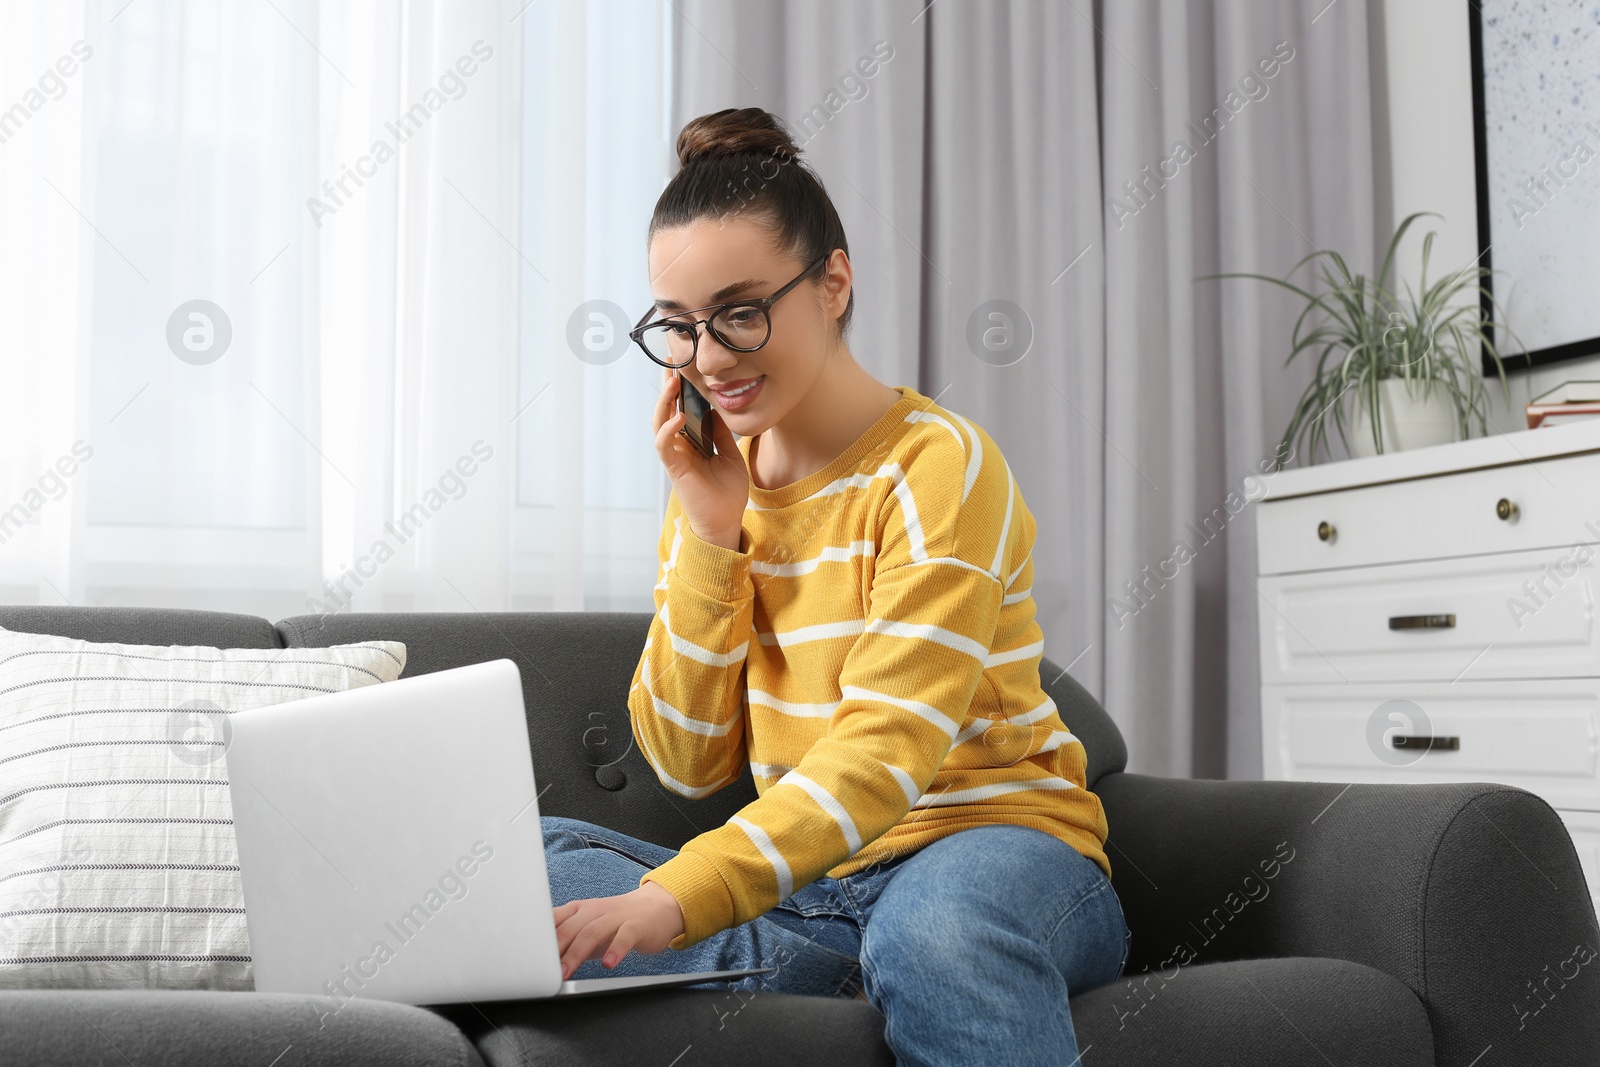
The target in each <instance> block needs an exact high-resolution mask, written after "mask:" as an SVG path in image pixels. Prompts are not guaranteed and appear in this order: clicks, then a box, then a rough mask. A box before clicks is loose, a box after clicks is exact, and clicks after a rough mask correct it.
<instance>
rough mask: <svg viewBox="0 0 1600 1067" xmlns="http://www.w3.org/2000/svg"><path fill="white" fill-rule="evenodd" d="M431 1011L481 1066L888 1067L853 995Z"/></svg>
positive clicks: (876, 1027) (504, 1004) (697, 993)
mask: <svg viewBox="0 0 1600 1067" xmlns="http://www.w3.org/2000/svg"><path fill="white" fill-rule="evenodd" d="M433 1010H434V1011H437V1012H439V1013H440V1014H441V1015H443V1016H444V1017H445V1018H447V1019H450V1020H451V1021H453V1022H454V1023H455V1024H456V1025H457V1026H459V1027H460V1028H461V1030H462V1032H463V1033H465V1034H466V1035H467V1037H468V1038H470V1039H471V1040H472V1042H473V1044H475V1045H476V1046H477V1048H478V1053H479V1054H480V1055H481V1056H482V1057H483V1060H484V1063H486V1064H487V1065H488V1067H527V1065H528V1064H537V1065H538V1067H579V1065H588V1064H599V1063H608V1064H609V1063H629V1064H633V1063H657V1064H669V1063H675V1064H678V1065H679V1067H684V1065H687V1064H691V1063H694V1064H716V1063H753V1064H760V1065H761V1067H812V1065H816V1064H850V1065H851V1067H870V1065H873V1064H882V1065H883V1067H890V1065H892V1064H893V1063H894V1062H895V1060H894V1055H893V1053H891V1052H890V1051H889V1047H888V1046H887V1045H885V1044H884V1043H883V1016H882V1015H880V1014H878V1011H877V1009H876V1008H874V1007H873V1006H872V1005H871V1004H868V1003H866V1002H865V1001H859V1000H856V999H855V998H853V997H802V996H793V995H790V994H788V993H763V992H750V991H746V990H738V991H734V990H729V991H728V992H727V993H721V992H716V991H713V990H709V989H663V990H657V991H653V992H646V993H626V994H622V995H619V996H599V997H579V998H576V999H573V1000H561V999H557V1000H553V1001H550V1000H520V1001H500V1002H498V1003H494V1004H479V1005H477V1006H476V1007H473V1006H470V1005H465V1004H449V1005H441V1006H439V1007H436V1008H434V1009H433ZM1091 1062H1094V1063H1096V1064H1098V1063H1099V1061H1098V1060H1095V1061H1091ZM1152 1062H1154V1061H1152ZM1171 1062H1181V1061H1177V1060H1174V1061H1171Z"/></svg>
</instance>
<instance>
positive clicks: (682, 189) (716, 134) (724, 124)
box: [646, 107, 856, 337]
mask: <svg viewBox="0 0 1600 1067" xmlns="http://www.w3.org/2000/svg"><path fill="white" fill-rule="evenodd" d="M677 147H678V173H676V174H674V175H673V176H672V180H671V181H669V182H668V183H667V187H666V189H664V190H662V193H661V197H660V199H658V200H657V201H656V208H655V214H654V215H652V216H651V218H650V230H649V233H648V234H647V235H646V243H647V245H648V242H649V241H650V240H653V239H654V238H655V235H656V232H657V231H658V230H664V229H672V228H675V227H678V226H683V225H686V224H688V223H690V222H694V221H697V220H699V219H703V218H712V219H721V218H725V217H727V216H729V215H734V214H737V213H739V212H741V211H749V212H751V213H752V214H753V216H754V217H756V218H759V219H761V220H762V221H763V222H765V223H766V224H767V225H768V226H769V227H770V228H771V230H772V232H773V236H774V238H775V240H776V241H777V244H778V247H779V248H781V249H783V250H784V251H786V252H791V253H793V254H794V255H796V256H798V257H799V259H800V260H801V261H802V262H805V263H810V262H811V261H812V260H814V259H816V258H817V257H818V256H820V255H822V254H823V253H824V252H829V253H831V252H832V250H833V249H835V248H842V249H844V252H845V254H846V255H849V254H850V246H849V243H848V242H847V241H846V240H845V236H844V225H843V224H842V223H840V221H839V213H838V212H837V211H835V210H834V207H833V201H832V200H831V199H829V197H828V192H827V190H826V189H824V188H823V187H822V179H821V178H818V177H817V175H816V172H815V171H813V170H812V169H811V166H810V164H808V163H806V162H804V161H802V160H801V159H799V158H798V157H799V154H800V149H799V148H798V147H796V146H795V143H794V140H793V139H792V138H791V137H790V136H789V134H788V132H787V131H786V130H785V129H784V128H783V126H782V124H781V123H780V122H779V120H778V118H777V117H776V116H775V115H773V114H771V113H770V112H768V111H766V110H765V109H763V108H759V107H741V108H732V107H730V108H725V109H723V110H722V111H716V112H713V113H711V114H709V115H701V116H700V117H699V118H697V119H691V120H690V121H689V122H687V123H685V124H684V127H683V129H682V130H681V131H679V133H678V146H677ZM812 277H813V278H816V277H817V275H813V276H812ZM855 306H856V296H855V291H854V289H853V288H852V290H851V293H850V300H849V302H848V303H847V304H846V305H845V309H844V314H843V315H840V316H839V321H838V324H837V325H838V331H839V336H840V337H843V336H844V333H845V330H846V329H847V328H848V327H849V325H850V316H851V312H852V311H854V310H855Z"/></svg>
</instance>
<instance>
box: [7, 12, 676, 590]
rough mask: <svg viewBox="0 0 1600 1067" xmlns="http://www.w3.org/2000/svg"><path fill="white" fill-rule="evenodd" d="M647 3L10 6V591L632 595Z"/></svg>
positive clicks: (653, 158) (655, 16)
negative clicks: (634, 332) (629, 339)
mask: <svg viewBox="0 0 1600 1067" xmlns="http://www.w3.org/2000/svg"><path fill="white" fill-rule="evenodd" d="M664 6H665V5H664V3H663V0H633V2H617V3H608V4H605V5H586V4H583V3H581V2H578V0H539V2H537V3H534V4H528V3H526V0H494V2H491V0H476V2H454V3H445V2H443V0H421V2H416V3H407V4H393V3H358V2H352V3H334V2H318V0H274V2H273V3H259V4H257V3H250V4H229V5H211V4H184V3H177V2H164V0H140V2H136V3H133V4H127V3H126V2H125V0H108V2H105V3H97V2H54V0H53V2H48V3H46V2H43V0H40V2H37V3H7V4H5V5H3V6H0V597H3V598H4V599H5V600H7V601H11V602H22V603H29V602H38V603H57V604H59V603H72V604H123V605H182V606H193V607H207V608H216V609H222V610H232V611H246V612H253V613H258V614H262V615H265V616H267V617H268V618H274V619H276V618H281V617H283V616H286V615H291V614H303V613H307V612H316V611H332V610H341V611H351V610H432V611H493V610H507V609H563V610H564V609H573V610H577V609H586V608H587V609H620V608H639V609H642V610H648V609H649V607H650V605H651V602H650V594H649V590H650V586H651V584H652V583H653V580H654V574H655V566H656V564H655V558H654V552H655V539H656V533H657V530H658V522H659V515H660V511H659V507H660V477H659V462H658V461H657V460H656V458H655V454H654V450H653V448H651V447H650V435H649V411H650V406H651V403H652V401H653V398H654V395H655V393H654V390H655V388H656V386H657V384H658V383H657V380H656V375H655V374H654V373H653V367H652V366H651V365H650V364H648V362H647V361H645V360H644V359H643V357H642V356H638V355H637V353H635V354H632V355H630V354H629V353H628V352H627V351H626V348H625V345H624V343H622V342H626V336H625V333H626V329H627V328H628V327H629V326H631V325H632V321H633V318H635V317H636V316H637V313H638V312H639V311H640V310H642V308H643V307H644V306H646V305H647V304H648V303H649V300H650V296H649V287H648V280H647V277H646V271H645V261H644V230H645V226H646V224H647V222H648V218H649V210H650V207H651V205H652V204H653V203H654V199H655V197H656V196H657V195H658V194H659V192H660V189H661V187H662V185H663V183H664V182H665V181H666V178H667V176H668V174H669V162H670V158H671V157H670V153H669V152H668V146H669V144H670V137H671V134H670V133H669V132H667V131H666V129H665V123H664V85H665V76H666V68H665V64H664V56H665V54H666V48H667V46H668V43H669V42H668V41H667V38H666V34H667V33H668V27H667V20H666V19H665V17H664V15H663V9H664ZM197 302H203V303H197ZM630 312H631V313H632V314H630ZM619 336H621V339H622V341H621V342H618V340H617V338H618V337H619ZM635 357H637V358H635Z"/></svg>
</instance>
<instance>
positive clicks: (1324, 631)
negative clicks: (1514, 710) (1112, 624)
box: [1257, 503, 1600, 685]
mask: <svg viewBox="0 0 1600 1067" xmlns="http://www.w3.org/2000/svg"><path fill="white" fill-rule="evenodd" d="M1596 511H1597V512H1600V503H1597V506H1596ZM1563 571H1570V572H1571V573H1570V575H1569V574H1564V573H1563ZM1597 586H1600V546H1593V545H1581V546H1577V547H1574V546H1571V545H1566V546H1562V547H1560V548H1553V549H1548V548H1547V549H1536V550H1533V551H1529V552H1510V553H1505V554H1503V555H1494V556H1468V557H1464V558H1458V559H1446V560H1432V561H1429V562H1426V563H1393V564H1388V565H1384V566H1377V567H1355V568H1351V569H1350V570H1339V571H1309V572H1302V573H1299V574H1280V575H1274V576H1271V577H1263V578H1262V579H1260V581H1259V582H1258V583H1257V589H1258V591H1259V593H1260V597H1259V598H1258V609H1257V610H1258V614H1259V625H1258V626H1257V635H1258V638H1259V641H1260V646H1261V647H1260V652H1261V681H1262V683H1263V684H1265V685H1274V684H1278V683H1301V682H1339V683H1344V682H1363V681H1386V680H1392V681H1401V680H1409V681H1440V682H1450V681H1455V680H1457V679H1461V680H1462V681H1469V680H1478V679H1486V678H1568V677H1583V676H1586V675H1588V676H1600V625H1597V624H1596V619H1595V600H1596V588H1597ZM1391 620H1396V621H1398V622H1400V623H1401V624H1402V628H1400V629H1393V628H1391ZM1408 621H1410V622H1414V623H1418V624H1420V625H1417V626H1404V625H1403V624H1404V623H1405V622H1408ZM1447 621H1449V622H1451V623H1452V624H1451V625H1444V623H1445V622H1447Z"/></svg>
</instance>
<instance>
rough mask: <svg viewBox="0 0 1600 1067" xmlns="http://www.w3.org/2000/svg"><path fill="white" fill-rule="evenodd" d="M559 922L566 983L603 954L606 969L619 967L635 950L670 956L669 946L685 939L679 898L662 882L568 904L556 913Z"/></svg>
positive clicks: (559, 949)
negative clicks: (582, 965)
mask: <svg viewBox="0 0 1600 1067" xmlns="http://www.w3.org/2000/svg"><path fill="white" fill-rule="evenodd" d="M555 918H556V951H557V952H558V953H559V954H560V956H561V977H562V980H563V981H564V980H566V979H567V978H568V977H569V976H570V975H571V974H572V972H573V971H576V970H577V969H578V965H579V964H581V963H583V962H584V961H585V960H592V959H594V958H595V957H596V956H600V955H601V954H602V953H604V957H603V958H602V959H601V963H602V964H604V965H605V966H606V967H615V966H616V965H617V964H619V963H621V962H622V958H623V957H624V956H626V955H627V954H628V952H629V951H630V950H633V949H637V950H639V951H640V952H643V953H646V954H649V955H653V954H655V953H657V952H665V951H666V949H667V943H668V942H669V941H671V940H672V939H673V938H675V937H677V936H678V935H679V934H681V933H683V911H682V909H681V908H679V907H678V898H677V897H675V896H673V895H672V894H671V893H670V892H669V891H668V890H667V889H666V888H665V887H663V886H662V885H660V884H658V883H656V882H645V883H644V884H643V885H641V886H640V887H639V888H638V889H635V890H633V891H632V892H631V893H623V894H620V895H619V896H614V897H589V898H585V899H582V900H573V901H568V902H567V903H565V904H563V905H561V906H560V907H558V908H556V909H555Z"/></svg>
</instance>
